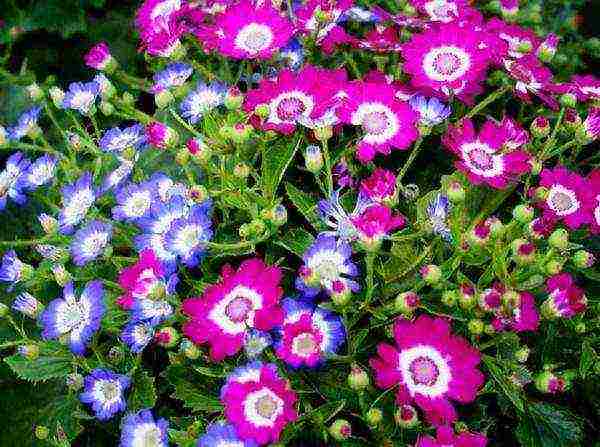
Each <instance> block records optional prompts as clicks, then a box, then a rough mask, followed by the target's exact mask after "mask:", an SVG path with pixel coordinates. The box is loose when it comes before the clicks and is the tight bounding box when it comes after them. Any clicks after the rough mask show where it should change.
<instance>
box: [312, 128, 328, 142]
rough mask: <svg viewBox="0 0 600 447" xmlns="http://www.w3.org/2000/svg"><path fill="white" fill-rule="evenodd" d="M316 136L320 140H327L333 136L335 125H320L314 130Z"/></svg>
mask: <svg viewBox="0 0 600 447" xmlns="http://www.w3.org/2000/svg"><path fill="white" fill-rule="evenodd" d="M313 133H314V134H315V138H316V139H317V140H318V141H323V142H324V141H327V140H329V139H330V138H331V137H332V136H333V127H331V126H318V127H315V129H314V130H313Z"/></svg>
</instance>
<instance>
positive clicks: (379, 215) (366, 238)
mask: <svg viewBox="0 0 600 447" xmlns="http://www.w3.org/2000/svg"><path fill="white" fill-rule="evenodd" d="M352 223H353V224H354V227H355V228H356V229H357V230H358V235H359V239H360V241H361V242H362V243H363V244H365V245H367V246H373V245H377V244H378V243H379V242H381V240H382V239H383V238H385V237H386V236H388V234H389V233H391V232H392V231H394V230H396V229H398V228H402V227H403V226H404V225H405V224H406V220H405V219H404V217H402V216H401V215H394V214H393V211H392V210H391V209H390V208H388V207H387V206H384V205H380V204H374V205H371V206H369V207H368V208H367V209H366V210H365V211H364V212H363V213H362V214H361V215H359V216H356V217H354V218H353V219H352Z"/></svg>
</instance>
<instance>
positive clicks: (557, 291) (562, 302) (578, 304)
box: [541, 273, 587, 319]
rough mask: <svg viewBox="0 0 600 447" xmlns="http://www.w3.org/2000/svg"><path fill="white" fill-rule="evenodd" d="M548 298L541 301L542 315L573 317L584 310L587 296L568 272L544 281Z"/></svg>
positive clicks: (551, 317) (553, 317) (549, 317)
mask: <svg viewBox="0 0 600 447" xmlns="http://www.w3.org/2000/svg"><path fill="white" fill-rule="evenodd" d="M546 290H547V291H548V299H546V301H544V303H542V308H541V309H542V315H543V316H544V317H546V318H548V319H555V318H567V319H568V318H573V317H574V316H575V315H579V314H581V313H583V312H585V310H586V308H587V297H586V296H585V292H584V291H583V289H580V288H579V287H577V285H576V284H575V281H574V280H573V277H572V276H571V275H570V274H569V273H559V274H558V275H554V276H552V277H550V278H548V280H547V281H546Z"/></svg>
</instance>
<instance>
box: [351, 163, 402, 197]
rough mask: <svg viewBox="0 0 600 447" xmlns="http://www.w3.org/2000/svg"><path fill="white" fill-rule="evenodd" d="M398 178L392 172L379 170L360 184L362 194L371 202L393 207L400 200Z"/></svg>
mask: <svg viewBox="0 0 600 447" xmlns="http://www.w3.org/2000/svg"><path fill="white" fill-rule="evenodd" d="M397 189H398V188H397V187H396V176H395V175H394V173H393V172H392V171H388V170H387V169H383V168H377V169H375V170H374V171H373V173H372V174H371V175H370V176H369V177H368V178H366V179H364V180H363V181H362V182H360V193H361V194H362V195H363V196H365V197H368V198H369V199H370V200H371V201H373V202H377V203H383V204H385V205H389V206H391V205H393V204H394V203H395V202H396V200H397V199H398V190H397Z"/></svg>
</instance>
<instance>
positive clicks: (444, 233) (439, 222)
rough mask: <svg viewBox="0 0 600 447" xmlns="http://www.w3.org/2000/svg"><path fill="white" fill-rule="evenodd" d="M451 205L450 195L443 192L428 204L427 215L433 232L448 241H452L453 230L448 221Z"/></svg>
mask: <svg viewBox="0 0 600 447" xmlns="http://www.w3.org/2000/svg"><path fill="white" fill-rule="evenodd" d="M451 206H452V205H451V203H450V201H449V200H448V197H447V196H445V195H443V194H438V195H437V196H435V199H433V200H432V201H431V202H429V204H428V205H427V217H428V218H429V224H430V225H431V227H432V229H433V233H434V234H437V235H438V236H441V237H442V239H444V240H445V241H448V242H450V241H452V232H451V231H450V228H449V227H448V222H447V221H448V214H449V212H450V208H451Z"/></svg>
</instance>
